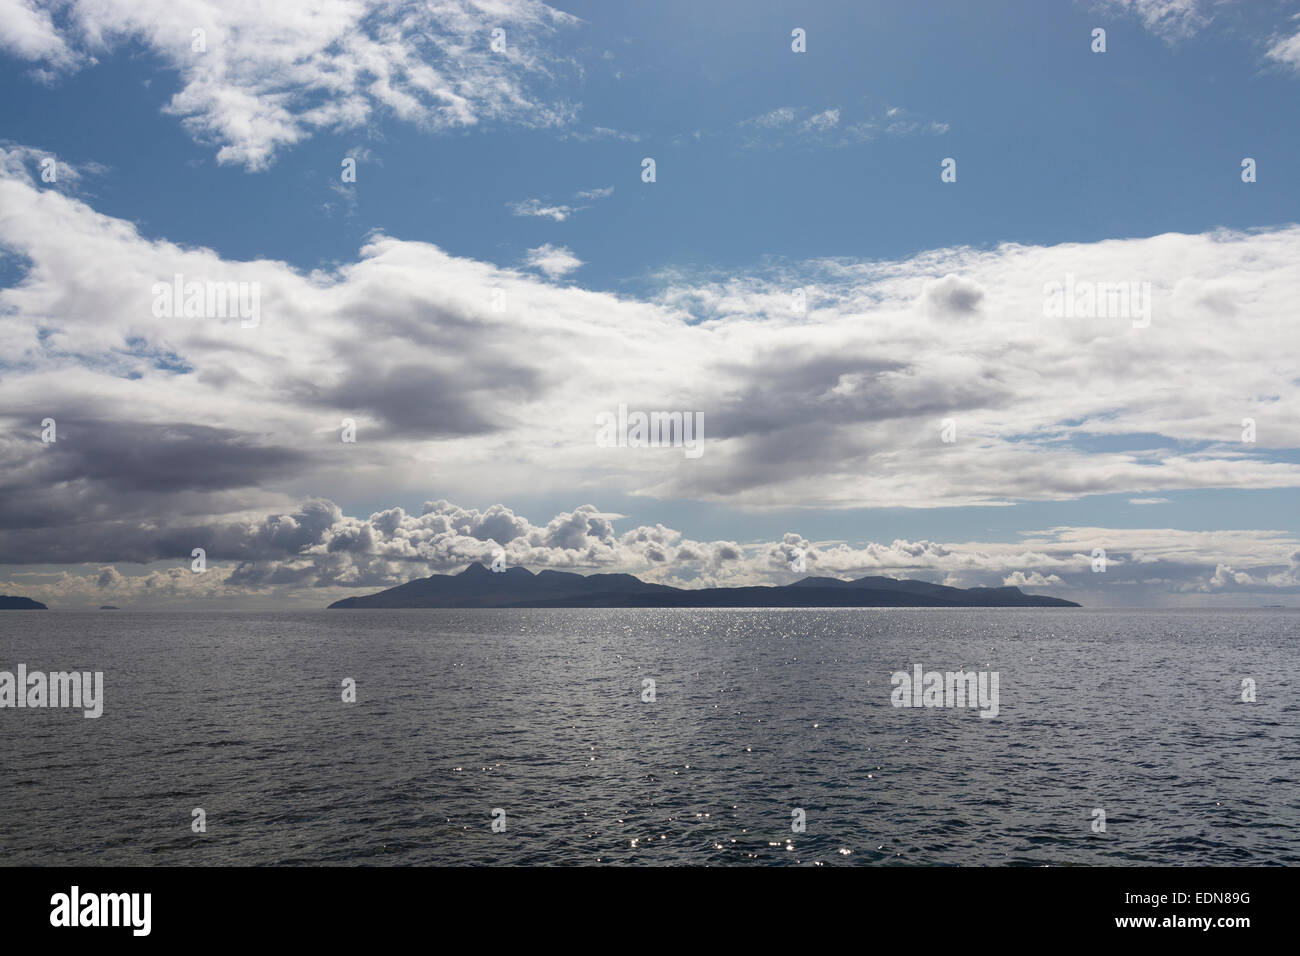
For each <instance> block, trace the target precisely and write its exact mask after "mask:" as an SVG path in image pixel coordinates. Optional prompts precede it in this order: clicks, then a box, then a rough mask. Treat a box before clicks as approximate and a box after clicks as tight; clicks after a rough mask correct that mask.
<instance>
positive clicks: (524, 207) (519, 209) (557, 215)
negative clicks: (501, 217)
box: [509, 199, 577, 222]
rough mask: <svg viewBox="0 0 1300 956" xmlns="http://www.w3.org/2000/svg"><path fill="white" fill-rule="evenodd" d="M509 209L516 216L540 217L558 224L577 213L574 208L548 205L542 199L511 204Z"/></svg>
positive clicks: (562, 205)
mask: <svg viewBox="0 0 1300 956" xmlns="http://www.w3.org/2000/svg"><path fill="white" fill-rule="evenodd" d="M509 208H510V209H511V211H513V212H514V214H515V215H516V216H538V217H540V218H543V219H554V220H555V221H556V222H564V220H566V219H568V218H569V217H570V216H572V215H573V214H574V213H575V212H576V211H577V210H576V209H575V208H574V207H573V206H566V205H564V204H563V203H561V204H559V205H548V204H546V203H545V202H543V201H542V200H540V199H525V200H523V201H522V202H516V203H510V204H509Z"/></svg>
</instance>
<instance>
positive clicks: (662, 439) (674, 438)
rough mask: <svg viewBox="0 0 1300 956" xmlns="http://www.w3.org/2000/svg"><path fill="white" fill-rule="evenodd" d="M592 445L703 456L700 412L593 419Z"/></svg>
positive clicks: (623, 412)
mask: <svg viewBox="0 0 1300 956" xmlns="http://www.w3.org/2000/svg"><path fill="white" fill-rule="evenodd" d="M596 425H597V431H596V445H597V446H598V447H600V448H681V449H683V451H682V453H683V454H684V455H685V456H686V457H687V458H699V457H700V455H702V454H704V413H703V412H629V411H628V410H627V406H626V405H619V406H618V414H617V415H615V413H614V412H600V413H599V414H598V415H597V416H596Z"/></svg>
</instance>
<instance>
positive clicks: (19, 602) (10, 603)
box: [0, 594, 49, 611]
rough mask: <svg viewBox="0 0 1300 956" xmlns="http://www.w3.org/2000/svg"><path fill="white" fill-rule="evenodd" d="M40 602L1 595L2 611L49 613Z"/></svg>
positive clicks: (0, 605)
mask: <svg viewBox="0 0 1300 956" xmlns="http://www.w3.org/2000/svg"><path fill="white" fill-rule="evenodd" d="M48 610H49V608H47V607H46V606H45V605H44V604H42V603H41V602H40V601H33V600H32V599H31V598H27V597H17V596H11V595H8V594H0V611H48Z"/></svg>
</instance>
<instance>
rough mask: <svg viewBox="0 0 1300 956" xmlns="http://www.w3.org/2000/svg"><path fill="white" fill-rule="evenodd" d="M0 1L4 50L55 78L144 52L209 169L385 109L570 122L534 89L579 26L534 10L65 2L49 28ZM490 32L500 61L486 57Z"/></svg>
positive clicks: (253, 166)
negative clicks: (553, 49) (172, 91)
mask: <svg viewBox="0 0 1300 956" xmlns="http://www.w3.org/2000/svg"><path fill="white" fill-rule="evenodd" d="M0 4H2V5H0V47H3V48H4V49H6V50H7V51H9V52H10V53H13V54H15V55H17V56H19V57H21V58H23V59H25V60H28V61H30V62H34V63H38V64H42V65H43V67H44V68H47V69H49V70H53V71H56V72H57V71H68V70H72V69H77V68H80V67H83V66H85V65H87V64H93V63H94V61H95V57H96V56H97V55H103V54H107V53H109V52H112V51H113V50H114V49H116V48H117V47H119V46H124V45H126V44H127V43H130V42H139V43H141V44H143V45H145V46H146V47H148V48H149V49H150V50H151V51H152V52H153V53H154V54H155V55H156V56H157V57H159V58H160V59H161V60H162V62H164V63H165V64H166V65H167V67H168V68H169V69H171V70H173V71H175V72H176V73H177V74H178V75H179V77H180V83H181V89H180V90H179V91H178V92H177V93H176V95H175V96H174V97H173V98H172V100H171V101H170V103H169V104H168V105H167V107H166V111H167V112H169V113H171V114H173V115H175V116H178V117H180V118H181V119H182V121H183V123H184V125H185V127H186V129H187V130H188V131H189V132H190V133H191V134H192V135H193V136H194V137H195V138H196V139H198V140H201V141H204V142H209V141H210V142H213V143H215V144H217V145H218V146H219V149H218V152H217V161H218V162H220V163H235V164H240V165H243V166H245V167H246V168H248V169H250V170H257V169H262V168H265V167H266V166H268V165H269V164H270V163H271V162H272V161H273V160H274V157H275V154H276V153H277V152H278V151H280V150H281V149H283V148H285V147H287V146H291V145H293V144H295V143H298V142H301V141H302V140H304V139H306V138H308V137H310V136H311V135H312V134H313V133H314V132H315V131H316V130H319V129H347V128H353V127H358V126H362V125H364V124H366V123H368V122H370V121H371V120H372V118H373V117H374V114H375V113H376V111H377V110H381V109H382V110H386V111H388V112H389V113H391V114H393V115H395V116H397V117H398V118H400V119H402V120H405V121H407V122H412V123H416V124H419V125H420V126H422V127H425V128H428V129H435V130H436V129H446V128H460V127H468V126H474V125H476V124H479V123H481V122H485V121H502V122H510V123H517V124H522V125H525V126H559V125H564V124H566V123H568V122H569V121H571V120H572V119H573V117H574V115H575V107H574V106H573V105H572V104H568V103H565V102H550V101H547V100H546V99H544V98H543V97H542V96H541V95H540V94H538V93H537V92H536V90H535V87H539V86H541V85H542V84H543V83H545V82H549V80H550V78H551V77H552V76H553V75H554V73H555V71H556V70H557V69H558V68H560V66H561V65H562V64H561V62H560V59H559V58H558V57H556V56H555V55H554V54H552V53H550V52H549V50H548V48H547V46H546V43H545V41H546V40H547V39H548V38H549V37H550V35H551V34H553V33H554V31H555V30H556V29H557V28H560V27H565V26H569V25H572V24H575V23H577V22H578V20H577V18H575V17H573V16H570V15H569V14H567V13H562V12H560V11H558V10H554V9H552V8H551V7H549V6H547V5H546V4H544V3H541V2H538V0H492V2H490V3H485V2H474V0H437V2H433V3H427V4H419V5H404V4H398V3H392V2H389V0H330V2H328V3H320V2H318V0H276V2H274V3H262V2H258V0H246V2H236V3H226V4H222V5H221V6H220V7H218V6H215V5H213V4H211V3H208V2H206V0H68V2H67V3H65V4H63V5H61V11H60V12H61V14H62V15H61V17H60V21H59V24H57V25H56V24H55V23H54V22H53V21H52V20H51V17H50V15H49V13H48V12H47V11H44V10H39V9H37V8H36V7H35V6H34V5H33V4H31V3H28V2H26V0H0ZM497 28H500V29H503V30H505V37H506V47H505V50H504V51H502V52H493V51H492V50H491V49H490V48H489V42H490V37H491V31H492V30H493V29H497ZM196 29H199V30H203V31H205V34H204V36H203V40H204V44H205V48H204V49H203V50H202V51H196V50H194V49H193V44H194V40H193V31H194V30H196Z"/></svg>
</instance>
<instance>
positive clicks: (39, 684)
mask: <svg viewBox="0 0 1300 956" xmlns="http://www.w3.org/2000/svg"><path fill="white" fill-rule="evenodd" d="M3 707H17V708H25V707H79V708H81V709H82V716H83V717H88V718H94V717H101V716H103V713H104V672H103V671H95V672H94V673H93V674H92V673H91V672H90V671H51V672H50V673H48V674H47V673H45V672H44V671H28V670H27V665H26V664H19V665H18V669H17V673H16V674H15V673H13V672H11V671H0V708H3Z"/></svg>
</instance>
